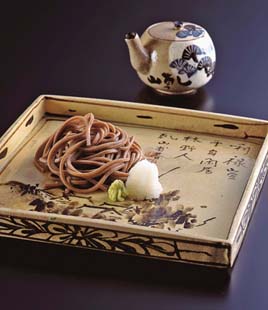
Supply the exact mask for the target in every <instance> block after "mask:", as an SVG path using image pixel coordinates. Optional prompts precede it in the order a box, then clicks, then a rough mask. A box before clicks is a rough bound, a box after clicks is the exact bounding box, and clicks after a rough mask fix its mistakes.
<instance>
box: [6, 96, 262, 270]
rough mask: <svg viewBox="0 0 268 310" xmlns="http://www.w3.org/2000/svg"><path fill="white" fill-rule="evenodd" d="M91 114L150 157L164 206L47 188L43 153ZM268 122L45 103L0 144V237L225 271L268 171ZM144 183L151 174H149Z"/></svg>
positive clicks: (127, 106)
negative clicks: (37, 161)
mask: <svg viewBox="0 0 268 310" xmlns="http://www.w3.org/2000/svg"><path fill="white" fill-rule="evenodd" d="M89 112H92V113H94V115H95V116H96V118H99V119H102V120H106V121H110V122H113V123H114V124H117V125H118V126H120V127H122V128H123V129H125V130H126V131H127V132H128V133H129V134H130V135H134V136H135V137H136V139H137V141H139V143H140V145H141V146H142V148H143V149H144V152H145V153H146V154H148V155H150V156H151V157H154V159H155V161H156V164H157V166H158V169H159V174H160V176H159V180H160V182H161V184H162V186H163V193H162V194H161V196H160V198H159V199H152V200H145V201H131V200H125V201H124V202H118V203H115V202H112V201H109V199H108V197H107V193H106V192H95V193H92V194H90V195H77V194H72V193H71V194H68V195H67V194H66V193H64V190H63V189H51V190H45V189H44V183H45V182H46V176H45V175H44V174H42V173H41V172H40V171H39V170H37V169H36V168H35V166H34V164H33V161H34V154H35V152H36V150H37V148H38V146H39V145H40V144H41V143H42V142H43V141H44V140H45V139H47V137H48V136H49V135H50V134H52V133H53V132H54V131H55V130H56V128H58V127H59V126H60V125H61V124H62V122H63V121H64V120H66V118H67V117H69V116H72V115H84V114H86V113H89ZM267 130H268V122H266V121H261V120H255V119H247V118H241V117H235V116H227V115H220V114H213V113H207V112H198V111H190V110H183V109H176V108H169V107H160V106H153V105H145V104H141V103H131V102H120V101H111V100H103V99H87V98H74V97H63V96H48V95H46V96H40V97H39V98H37V100H36V101H35V102H34V103H33V104H32V105H31V106H30V107H29V108H28V109H27V110H26V111H25V112H24V113H23V114H22V115H21V117H20V118H19V119H18V120H17V121H16V122H15V123H14V125H13V126H12V127H11V128H10V129H9V130H8V131H7V133H6V134H5V135H4V136H3V137H1V139H0V235H2V236H7V237H14V238H22V239H27V240H33V241H41V242H52V243H55V244H62V245H70V246H77V247H83V248H89V249H95V250H101V251H111V252H117V253H122V254H131V255H138V256H143V257H148V258H158V259H167V260H174V261H180V262H185V263H195V264H203V265H209V266H214V267H221V268H222V267H223V268H228V267H230V266H232V264H233V262H234V260H235V258H236V256H237V253H238V250H239V248H240V246H241V243H242V241H243V238H244V235H245V232H246V228H247V225H248V223H249V220H250V218H251V215H252V212H253V209H254V206H255V203H256V200H257V198H258V195H259V192H260V190H261V187H262V184H263V182H264V178H265V175H266V172H267V169H268V155H267V152H268V140H267V138H266V137H267ZM144 177H146V176H144Z"/></svg>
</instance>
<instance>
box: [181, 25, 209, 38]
mask: <svg viewBox="0 0 268 310" xmlns="http://www.w3.org/2000/svg"><path fill="white" fill-rule="evenodd" d="M203 33H204V29H202V28H201V27H198V26H196V25H193V24H186V25H184V24H183V25H182V27H180V30H179V31H178V32H177V33H176V36H177V37H178V38H181V39H184V38H187V37H189V36H193V37H195V38H197V37H200V36H201V35H203Z"/></svg>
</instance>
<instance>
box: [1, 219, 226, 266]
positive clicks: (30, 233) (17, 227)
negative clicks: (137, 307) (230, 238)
mask: <svg viewBox="0 0 268 310" xmlns="http://www.w3.org/2000/svg"><path fill="white" fill-rule="evenodd" d="M0 233H1V235H6V236H13V237H19V238H23V239H28V240H36V241H45V242H50V243H57V244H64V245H70V246H79V247H84V248H88V249H95V250H102V251H111V252H118V253H123V254H132V255H133V254H134V255H139V256H147V257H148V256H149V257H157V258H162V259H171V260H174V259H175V260H178V261H184V262H192V263H195V262H196V263H202V264H209V265H218V266H226V262H224V263H223V262H222V260H221V257H220V256H219V257H217V258H216V259H215V257H214V255H213V254H214V251H215V249H214V247H213V246H212V245H211V244H209V243H205V242H200V243H199V242H198V241H194V245H198V248H197V249H191V248H190V247H191V245H192V244H191V242H190V241H189V242H188V241H185V240H180V239H172V238H161V237H153V236H147V235H143V234H138V233H127V232H121V231H116V230H109V229H99V228H94V227H87V226H78V225H72V224H64V223H53V222H48V221H42V220H32V219H26V218H20V217H13V216H10V217H3V216H0ZM218 248H219V247H218ZM217 251H219V249H218V250H217ZM220 251H221V253H222V255H224V253H225V252H226V249H225V248H224V246H222V248H221V249H220ZM200 257H201V258H202V261H200Z"/></svg>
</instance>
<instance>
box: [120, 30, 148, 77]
mask: <svg viewBox="0 0 268 310" xmlns="http://www.w3.org/2000/svg"><path fill="white" fill-rule="evenodd" d="M125 41H126V43H127V46H128V50H129V56H130V62H131V65H132V67H133V68H134V69H135V70H136V71H138V72H139V73H142V74H147V73H148V72H149V69H150V66H151V60H150V55H149V53H148V51H147V50H146V49H145V48H144V47H143V45H142V43H141V39H140V37H139V35H138V34H137V33H136V32H129V33H127V34H126V35H125Z"/></svg>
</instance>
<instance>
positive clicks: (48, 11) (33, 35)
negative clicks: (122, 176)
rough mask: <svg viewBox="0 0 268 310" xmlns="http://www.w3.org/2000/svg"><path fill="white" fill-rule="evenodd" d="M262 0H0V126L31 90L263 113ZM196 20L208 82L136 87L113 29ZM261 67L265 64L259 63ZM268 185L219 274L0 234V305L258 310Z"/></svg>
mask: <svg viewBox="0 0 268 310" xmlns="http://www.w3.org/2000/svg"><path fill="white" fill-rule="evenodd" d="M267 9H268V4H267V3H266V1H254V2H253V1H242V0H236V1H230V0H229V1H220V0H218V1H212V0H211V1H209V0H205V1H193V0H188V1H185V0H184V1H178V0H177V1H174V0H170V1H163V0H162V1H159V0H155V1H138V0H136V1H123V0H122V1H109V2H108V1H103V0H99V1H83V0H80V1H63V0H62V1H42V2H41V1H40V2H38V1H35V2H29V1H9V2H6V3H1V19H0V33H1V36H0V44H1V49H0V55H1V60H2V61H1V66H0V100H1V107H2V113H1V116H0V117H1V122H0V131H1V134H2V133H3V132H4V131H5V130H6V129H7V128H8V126H9V125H11V124H12V122H13V121H14V120H15V119H16V118H17V117H18V116H19V115H20V114H21V113H22V112H23V111H24V109H25V108H26V107H27V106H28V105H29V104H30V103H31V102H32V101H33V99H35V98H36V97H37V96H38V95H39V94H44V93H49V94H62V95H73V96H81V97H82V96H85V97H97V98H109V99H119V100H128V101H137V102H147V103H155V104H164V105H173V106H181V107H186V108H194V109H204V110H208V111H215V112H221V113H227V114H235V115H243V116H249V117H257V118H262V119H267V118H268V107H267V103H266V102H267V98H268V87H267V86H266V84H267V71H268V62H267V51H268V40H267V29H268V19H267ZM177 19H179V20H185V21H192V22H195V23H198V24H201V25H203V26H204V27H205V28H206V29H207V30H208V31H209V33H210V34H211V36H212V38H213V40H214V43H215V46H216V51H217V67H216V74H215V77H214V78H213V80H212V81H211V82H210V83H209V84H208V85H207V86H206V87H205V89H203V90H200V91H199V92H198V94H197V95H195V96H193V97H190V98H189V97H182V98H176V99H169V98H166V97H159V96H156V95H155V94H154V93H152V92H151V91H150V90H148V89H147V88H145V87H144V86H143V85H142V83H141V82H140V80H139V79H138V77H137V75H136V74H135V72H134V71H133V70H132V68H131V67H130V63H129V58H128V52H127V48H126V46H125V43H124V40H123V38H124V34H125V32H129V31H137V32H139V33H140V34H141V33H142V32H143V31H144V30H145V28H146V27H147V26H149V25H150V24H151V23H154V22H157V21H162V20H177ZM266 70H267V71H266ZM267 189H268V184H267V183H265V185H264V189H263V192H262V195H261V197H260V200H259V202H258V205H257V209H256V212H255V213H254V217H253V219H252V221H251V223H250V227H249V230H248V234H247V238H246V240H245V242H244V245H243V248H242V250H241V253H240V255H239V257H238V261H237V263H236V265H235V267H234V269H233V271H232V275H231V277H230V276H229V274H228V273H224V272H220V271H215V270H210V269H205V268H203V267H202V268H200V267H195V266H186V265H182V264H174V263H166V262H158V261H149V260H146V259H143V258H135V257H123V256H119V255H111V254H104V253H97V252H91V251H85V250H79V249H73V248H62V247H59V246H53V245H45V244H38V243H30V242H26V241H18V240H11V239H10V240H7V239H0V248H1V255H0V292H1V295H0V309H80V308H81V309H123V308H124V309H125V308H126V307H127V308H128V309H169V308H170V309H171V308H172V309H267V307H268V303H267V299H266V292H267V278H268V268H267V261H268V246H267V237H266V236H267V234H268V225H267V220H268V210H267V201H268V195H267Z"/></svg>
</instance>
